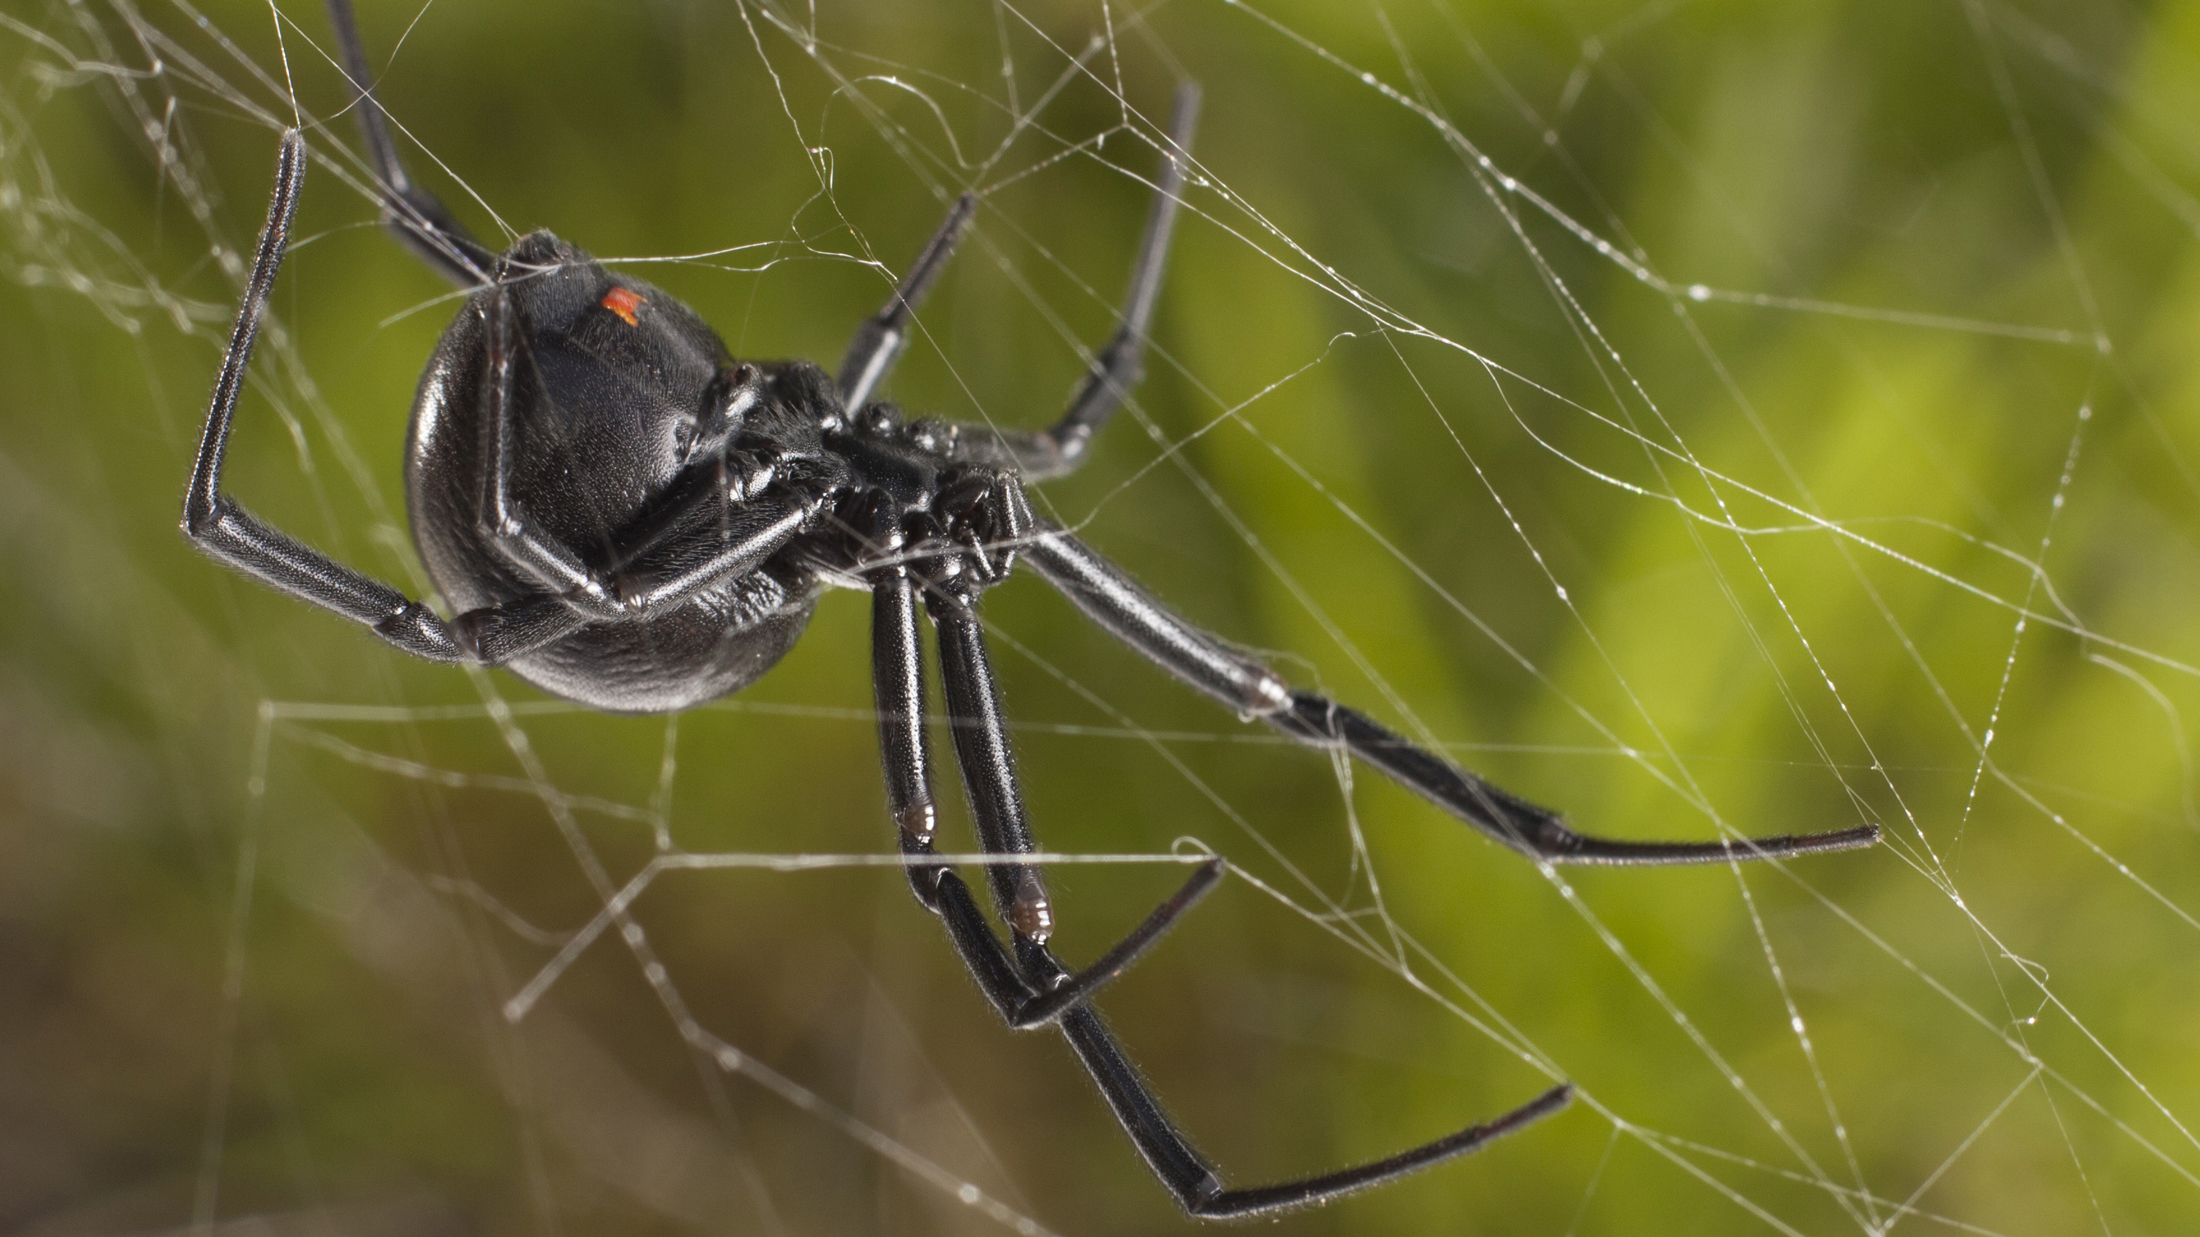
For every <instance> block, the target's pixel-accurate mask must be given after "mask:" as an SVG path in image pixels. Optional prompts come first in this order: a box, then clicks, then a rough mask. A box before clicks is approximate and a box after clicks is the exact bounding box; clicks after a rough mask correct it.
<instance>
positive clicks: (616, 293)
mask: <svg viewBox="0 0 2200 1237" xmlns="http://www.w3.org/2000/svg"><path fill="white" fill-rule="evenodd" d="M647 304H649V302H648V301H645V300H643V299H642V298H641V297H638V296H636V295H634V294H633V293H631V292H629V291H627V290H626V289H625V288H613V289H612V290H611V291H609V292H606V293H604V294H603V307H604V308H605V309H608V310H610V311H611V312H612V313H615V314H617V315H619V316H620V317H621V318H624V319H626V324H627V325H628V326H640V325H641V322H640V321H638V320H637V319H636V318H635V317H634V311H635V310H637V309H640V308H641V307H642V306H644V305H647Z"/></svg>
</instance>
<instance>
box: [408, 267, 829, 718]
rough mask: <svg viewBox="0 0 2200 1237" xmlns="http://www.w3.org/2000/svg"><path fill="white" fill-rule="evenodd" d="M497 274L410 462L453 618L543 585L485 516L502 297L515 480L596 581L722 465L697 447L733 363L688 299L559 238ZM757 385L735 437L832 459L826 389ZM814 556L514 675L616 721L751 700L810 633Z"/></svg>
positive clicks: (522, 660)
mask: <svg viewBox="0 0 2200 1237" xmlns="http://www.w3.org/2000/svg"><path fill="white" fill-rule="evenodd" d="M501 265H502V267H503V268H504V269H505V270H506V271H508V272H509V274H508V276H507V277H506V278H505V279H504V280H502V281H501V282H500V283H499V285H497V286H495V287H491V288H485V289H483V290H481V291H479V292H477V293H475V294H474V296H473V297H471V298H470V299H469V300H468V302H467V304H466V306H465V307H464V308H463V309H461V310H460V311H459V313H458V316H457V317H456V319H454V320H453V321H452V323H451V325H450V327H449V329H447V330H446V331H445V332H444V333H443V338H442V340H441V341H440V342H439V343H438V344H437V346H436V350H435V354H434V356H433V357H432V358H430V360H429V362H428V367H427V371H426V373H424V374H423V375H422V376H421V380H420V391H419V394H418V396H417V397H416V399H415V401H414V404H413V415H412V426H411V431H410V434H409V435H408V440H407V443H406V451H405V497H406V505H407V508H408V511H409V513H410V516H411V520H412V532H413V539H414V542H415V544H417V545H418V547H419V549H420V556H421V559H422V561H424V562H425V563H426V565H427V568H428V573H429V575H430V576H431V577H432V578H433V579H434V580H435V583H436V587H437V588H438V589H439V590H441V592H442V593H443V596H444V597H445V598H446V599H447V600H448V601H449V602H450V604H451V606H452V607H453V608H454V609H456V610H458V611H460V612H461V613H464V612H467V611H472V610H480V609H485V608H491V607H498V606H507V605H511V604H513V603H516V602H520V601H522V600H524V599H525V598H527V597H529V596H531V595H533V594H535V593H537V592H539V591H540V590H541V587H542V585H541V583H540V582H539V581H537V580H534V579H531V578H529V577H528V576H527V574H526V573H525V572H524V571H523V570H521V568H520V567H518V566H517V565H515V564H514V563H512V562H511V561H510V559H509V558H507V557H506V556H505V555H504V554H502V553H500V552H499V550H498V549H497V547H496V545H495V543H494V530H492V529H490V528H488V527H485V526H484V521H483V520H482V518H481V516H480V508H481V494H482V492H483V490H484V489H485V488H486V487H487V486H488V484H489V481H490V478H489V475H488V474H489V470H490V468H491V466H492V461H491V460H490V459H488V458H487V453H486V450H485V444H486V443H487V441H488V439H489V433H488V430H489V427H488V426H487V425H486V424H485V422H486V420H487V418H488V417H489V416H491V415H493V414H492V412H491V409H490V406H489V405H490V401H489V400H487V399H485V398H484V395H485V390H486V384H487V381H488V379H487V377H486V375H487V374H488V372H489V364H488V357H487V353H488V347H489V343H488V338H487V334H488V333H487V330H486V323H487V320H488V310H489V302H490V301H491V300H492V299H493V298H495V297H498V296H503V297H506V298H508V300H509V302H510V304H511V307H512V311H513V313H514V315H515V317H516V319H517V325H518V327H519V331H518V339H519V341H520V349H519V355H518V356H517V357H516V358H515V360H514V363H513V365H512V370H511V374H512V380H511V385H510V388H509V393H508V396H507V398H508V399H509V400H510V410H509V415H510V416H511V417H512V418H513V430H514V431H515V447H516V450H515V452H514V459H513V468H514V476H513V489H514V491H515V492H516V493H520V494H524V495H526V496H527V512H528V514H529V515H530V516H532V517H533V519H534V521H535V522H536V523H537V524H538V525H539V526H540V527H541V529H542V531H543V532H545V533H547V534H549V535H550V536H551V537H553V538H555V539H556V540H557V541H559V542H561V543H562V544H564V545H565V546H567V547H570V548H571V549H572V550H573V551H574V552H575V553H577V554H578V555H579V556H580V557H581V558H582V560H583V561H584V562H586V563H587V564H588V565H589V566H591V567H594V568H596V569H598V570H600V571H604V572H607V573H615V572H616V571H617V570H618V569H619V567H620V566H621V564H622V560H623V559H624V558H625V557H626V556H627V555H629V554H631V553H632V551H633V550H634V548H635V547H636V545H637V543H638V542H639V541H641V540H642V539H643V538H645V537H646V535H647V533H648V532H649V531H650V525H651V522H652V520H653V518H654V517H655V516H656V515H657V512H658V511H659V509H660V508H662V507H663V506H664V505H665V504H666V503H667V501H668V499H675V498H676V496H677V495H679V493H680V492H681V490H682V489H683V487H685V486H707V485H709V484H710V483H712V482H715V481H716V479H717V473H718V470H719V467H720V463H721V461H720V459H719V458H717V457H716V456H715V455H713V456H698V455H696V454H695V453H694V452H693V451H692V448H693V446H694V444H695V440H696V436H697V433H698V429H699V425H700V423H701V422H702V421H703V419H704V418H705V417H706V416H708V415H709V414H710V412H711V408H710V407H709V405H710V402H711V393H712V391H713V389H714V384H715V383H718V382H720V381H721V379H722V378H723V377H724V376H725V375H727V374H729V373H730V372H732V371H733V370H734V369H735V362H734V361H733V358H732V356H731V355H730V354H729V353H728V351H727V350H726V346H725V344H724V343H723V342H721V341H720V340H719V338H718V335H717V333H716V332H714V331H712V330H711V329H710V327H709V326H708V325H707V324H705V323H704V322H703V320H702V319H701V318H699V317H697V316H696V315H695V314H694V312H693V311H691V310H689V309H688V307H687V306H685V305H683V304H681V303H680V302H679V301H678V300H676V299H674V298H673V297H672V296H670V295H668V294H666V293H665V292H663V291H662V290H660V289H658V288H656V287H654V286H652V285H650V284H647V283H643V282H641V281H639V280H633V279H626V278H621V277H615V276H613V275H612V274H611V273H610V272H609V271H607V270H606V269H605V268H604V267H603V266H601V265H600V264H598V263H597V262H596V261H595V260H594V259H593V258H591V257H590V256H589V255H588V254H586V253H584V252H582V251H581V250H579V249H577V248H575V247H573V246H571V245H568V244H566V243H565V242H563V241H560V240H558V239H557V238H556V237H554V236H552V235H550V234H549V233H547V232H537V233H534V234H532V235H530V236H527V237H524V238H522V239H521V240H520V242H519V243H518V244H517V245H515V246H514V247H513V248H512V250H511V251H510V252H509V253H508V254H506V255H505V257H504V259H503V261H502V263H501ZM614 289H618V290H624V291H626V292H628V293H630V294H631V295H632V296H633V297H634V302H633V304H632V306H631V308H629V309H628V310H627V311H626V315H622V314H621V313H620V312H618V311H617V310H615V309H613V308H611V307H607V306H606V305H605V304H604V300H605V298H606V296H607V295H609V294H611V293H612V292H613V290H614ZM627 315H630V316H631V317H632V318H633V321H631V322H629V321H628V320H627ZM760 376H761V378H762V381H761V382H759V383H757V384H756V385H757V386H758V387H759V388H761V389H760V390H759V392H758V393H757V397H756V399H755V402H754V403H753V404H751V405H750V406H749V407H748V408H746V409H745V410H744V413H745V415H743V416H742V417H741V418H740V421H741V424H740V425H739V426H738V427H737V429H736V431H735V433H733V434H732V435H729V438H730V439H731V442H730V443H729V445H730V446H734V447H737V448H745V449H748V450H750V451H752V452H755V453H758V454H760V455H761V454H764V453H771V454H773V455H789V456H793V455H807V456H816V455H820V454H822V453H823V451H824V443H823V431H824V429H825V426H826V425H827V424H828V423H834V422H837V421H838V420H839V405H838V402H837V401H836V400H835V399H834V398H833V395H832V384H831V381H830V380H829V379H828V378H826V376H825V374H824V373H823V371H821V370H819V369H818V368H817V367H816V366H814V365H809V364H806V363H800V362H797V363H793V364H789V365H783V366H771V367H765V368H763V369H762V374H761V375H760ZM802 558H803V556H802V555H801V554H799V553H796V552H790V551H783V552H782V553H780V554H779V555H776V556H774V557H773V558H772V559H771V560H770V561H769V562H767V563H766V564H765V565H764V566H763V567H761V568H759V569H758V570H756V571H753V572H750V573H748V574H745V575H740V576H734V577H730V578H728V579H725V580H723V581H720V582H717V583H714V584H712V585H710V586H708V587H706V588H703V589H701V590H698V591H697V592H696V593H694V594H693V595H691V596H690V597H688V598H686V599H684V600H682V601H681V602H679V603H677V604H675V605H673V606H670V607H667V608H665V609H664V610H663V611H662V612H660V613H655V614H649V615H645V616H643V617H640V618H638V619H635V620H632V621H626V622H599V623H590V624H587V625H585V626H582V627H580V628H578V629H577V630H575V631H573V632H571V633H569V634H567V635H564V636H561V637H559V638H557V639H555V640H553V641H550V642H549V643H547V644H545V645H543V646H541V647H539V648H536V649H533V650H531V651H529V652H526V653H523V654H520V655H519V656H516V657H514V658H512V659H511V660H510V661H508V662H507V663H506V665H507V667H508V668H509V669H511V670H512V671H513V672H514V673H515V674H518V675H519V676H520V677H521V678H524V679H526V680H527V681H528V682H530V683H533V684H534V685H535V686H537V687H540V688H542V689H543V690H544V691H547V692H550V693H552V694H553V695H557V696H562V697H564V698H566V699H568V700H572V701H575V702H577V703H580V704H585V705H587V706H589V707H591V708H595V709H602V710H606V711H609V712H618V713H655V712H670V711H673V710H678V709H684V708H688V707H690V706H692V705H696V704H700V703H703V702H704V701H707V700H713V699H716V698H718V697H720V696H723V695H726V694H727V693H730V692H736V691H739V690H740V689H742V688H743V687H746V686H748V685H749V684H750V683H753V682H755V681H756V679H757V678H758V676H760V675H762V674H763V673H764V672H765V671H766V670H769V669H770V668H771V667H772V665H773V663H775V662H777V661H778V660H779V658H780V657H781V655H783V654H784V653H785V652H786V651H787V649H788V648H789V647H791V646H792V645H793V644H794V641H795V639H796V637H798V636H800V635H801V634H802V628H803V625H804V624H805V623H806V622H807V621H808V619H809V616H810V612H811V609H812V607H813V605H814V603H815V600H816V597H817V594H818V592H819V591H820V590H821V589H822V587H823V584H822V582H821V581H820V580H819V578H818V575H817V573H816V571H815V570H813V569H812V568H811V567H809V566H807V565H805V563H804V562H803V561H802Z"/></svg>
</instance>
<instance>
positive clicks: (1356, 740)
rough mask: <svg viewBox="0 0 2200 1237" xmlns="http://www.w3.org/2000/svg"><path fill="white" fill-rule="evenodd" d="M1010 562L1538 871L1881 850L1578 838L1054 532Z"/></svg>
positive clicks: (1203, 687)
mask: <svg viewBox="0 0 2200 1237" xmlns="http://www.w3.org/2000/svg"><path fill="white" fill-rule="evenodd" d="M1020 552H1021V554H1022V557H1023V560H1024V561H1025V562H1027V563H1030V564H1031V565H1032V566H1033V567H1034V568H1036V569H1037V570H1038V572H1039V574H1040V575H1043V576H1045V577H1046V578H1047V581H1048V583H1050V584H1052V585H1054V587H1055V588H1056V589H1058V590H1059V591H1060V592H1061V593H1062V594H1063V595H1064V596H1065V597H1068V598H1069V599H1070V601H1071V602H1073V603H1074V604H1075V605H1076V606H1077V608H1078V609H1080V610H1083V611H1084V612H1085V615H1086V617H1088V618H1090V619H1092V620H1093V621H1094V622H1096V623H1098V624H1099V625H1100V626H1101V627H1103V628H1105V629H1106V630H1107V631H1108V632H1109V633H1110V634H1112V635H1114V636H1115V637H1116V638H1117V639H1118V640H1121V641H1123V642H1124V643H1125V644H1128V645H1130V646H1131V647H1132V648H1134V649H1137V650H1138V651H1139V652H1141V653H1143V654H1145V655H1146V656H1147V657H1148V658H1151V659H1152V660H1153V662H1154V663H1155V664H1156V665H1159V666H1160V667H1161V668H1162V669H1163V670H1166V671H1168V672H1169V673H1170V674H1172V675H1174V676H1176V677H1177V678H1178V679H1180V680H1182V681H1183V682H1184V683H1186V684H1188V685H1190V686H1192V687H1195V688H1197V689H1199V690H1200V691H1202V692H1205V693H1206V694H1207V695H1209V696H1212V697H1214V698H1215V699H1217V700H1219V701H1221V702H1222V703H1223V704H1225V705H1227V706H1229V707H1230V708H1231V709H1233V710H1235V711H1236V712H1237V713H1238V714H1239V715H1241V716H1243V717H1246V718H1248V719H1251V718H1258V719H1259V720H1261V721H1264V722H1266V723H1268V724H1269V725H1270V726H1273V727H1275V728H1276V729H1277V730H1279V731H1281V732H1282V733H1284V734H1286V735H1288V736H1290V737H1291V738H1293V739H1297V740H1298V741H1300V742H1302V743H1307V744H1311V745H1313V746H1316V747H1330V748H1342V749H1343V750H1345V751H1347V752H1349V753H1351V754H1352V756H1353V757H1355V758H1356V759H1358V760H1360V761H1362V762H1364V763H1366V764H1368V765H1370V766H1372V767H1374V768H1375V769H1377V770H1380V771H1381V772H1382V773H1383V774H1384V776H1386V777H1388V778H1390V779H1391V780H1392V781H1394V782H1397V783H1398V784H1399V785H1401V786H1404V787H1405V788H1406V789H1408V790H1411V791H1413V792H1414V793H1415V794H1417V795H1420V796H1421V797H1422V798H1424V799H1426V800H1428V801H1429V802H1430V803H1433V804H1435V805H1436V806H1437V807H1440V808H1442V809H1443V810H1444V811H1446V812H1449V813H1450V814H1451V815H1453V816H1455V817H1457V818H1458V819H1459V820H1461V821H1464V822H1465V823H1467V824H1469V825H1472V826H1473V827H1474V828H1476V829H1478V830H1480V831H1481V832H1482V833H1484V834H1485V835H1487V836H1488V837H1490V838H1491V839H1492V840H1494V841H1496V842H1499V843H1501V844H1503V845H1505V846H1507V847H1510V848H1511V849H1513V850H1515V851H1518V852H1519V853H1521V854H1523V855H1526V856H1528V857H1529V858H1531V859H1535V860H1538V861H1541V862H1544V863H1598V864H1641V865H1651V864H1677V863H1721V862H1725V861H1728V860H1746V859H1772V858H1778V857H1781V856H1786V855H1801V854H1810V853H1815V852H1819V851H1833V850H1854V849H1856V848H1858V847H1863V846H1870V845H1872V844H1873V843H1875V842H1877V841H1878V840H1879V827H1878V826H1877V825H1860V826H1857V827H1855V828H1851V829H1837V830H1834V831H1832V832H1830V833H1806V834H1782V835H1779V836H1775V837H1758V838H1736V839H1731V840H1729V839H1723V838H1722V839H1720V840H1718V841H1713V842H1632V841H1622V840H1618V839H1612V838H1600V837H1592V836H1590V835H1588V834H1583V833H1577V832H1575V831H1574V830H1573V829H1571V828H1568V827H1567V825H1566V823H1565V821H1564V820H1563V819H1562V818H1561V817H1560V816H1559V814H1558V813H1556V812H1554V811H1551V810H1550V809H1549V808H1543V807H1538V806H1536V805H1535V804H1532V803H1529V802H1528V801H1527V800H1525V799H1522V798H1519V797H1518V796H1516V795H1511V794H1508V793H1506V792H1505V791H1503V790H1500V789H1498V788H1497V787H1495V786H1493V785H1491V784H1490V783H1488V782H1486V781H1484V780H1482V779H1481V778H1479V777H1476V776H1475V775H1474V774H1472V773H1469V772H1468V771H1466V770H1465V769H1462V768H1460V767H1459V766H1458V765H1455V764H1453V763H1452V762H1451V761H1449V760H1446V759H1445V758H1444V757H1442V756H1440V755H1438V754H1437V753H1435V752H1432V751H1429V750H1428V749H1427V748H1424V747H1421V746H1419V745H1418V744H1415V743H1414V742H1412V741H1411V740H1409V739H1406V738H1404V737H1403V736H1400V735H1398V734H1395V733H1393V732H1392V731H1390V730H1389V729H1387V728H1386V727H1384V726H1383V725H1382V724H1381V723H1379V722H1377V721H1375V720H1374V719H1373V718H1371V717H1369V716H1367V715H1366V714H1364V713H1361V712H1360V711H1359V710H1357V709H1351V708H1347V707H1345V706H1344V705H1341V704H1338V703H1336V702H1335V701H1332V700H1327V699H1324V698H1323V697H1321V696H1317V695H1315V694H1313V693H1311V692H1302V691H1294V690H1292V688H1291V685H1290V684H1289V683H1286V682H1285V681H1284V679H1283V677H1282V676H1281V675H1278V674H1277V673H1276V672H1275V671H1273V670H1270V669H1269V668H1268V667H1266V666H1264V665H1261V664H1260V663H1259V662H1257V661H1254V660H1253V659H1252V658H1250V657H1247V656H1245V655H1244V654H1242V653H1239V652H1237V651H1236V650H1234V649H1232V648H1231V647H1230V646H1229V645H1228V644H1226V643H1225V642H1224V641H1223V640H1222V639H1221V638H1220V637H1218V636H1215V635H1213V634H1211V633H1209V632H1205V631H1202V630H1200V629H1199V628H1197V627H1194V626H1193V625H1191V624H1190V623H1187V622H1185V621H1184V620H1183V619H1182V618H1179V617H1178V616H1177V615H1175V614H1173V613H1171V612H1170V611H1169V609H1168V608H1167V607H1166V606H1163V605H1162V604H1161V603H1160V602H1158V601H1156V600H1155V599H1154V598H1153V597H1152V596H1151V595H1150V594H1148V593H1147V592H1146V591H1145V590H1144V589H1142V588H1140V587H1138V585H1137V584H1136V583H1134V582H1133V581H1132V580H1131V579H1130V578H1129V577H1128V576H1126V575H1124V574H1123V573H1122V572H1121V571H1120V570H1118V569H1117V568H1116V567H1115V566H1114V565H1113V564H1111V563H1109V562H1108V561H1107V560H1106V559H1104V558H1102V557H1100V555H1098V554H1097V553H1095V552H1094V551H1093V549H1092V547H1090V546H1088V545H1086V544H1085V543H1083V542H1081V541H1079V540H1078V539H1077V538H1075V537H1072V536H1070V535H1069V534H1068V533H1066V532H1064V531H1062V530H1061V529H1059V528H1054V527H1049V526H1038V527H1035V528H1034V529H1033V530H1032V531H1031V533H1030V534H1029V535H1028V536H1026V537H1024V538H1023V539H1022V540H1021V542H1020Z"/></svg>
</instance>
